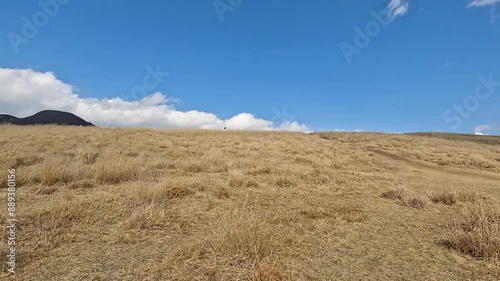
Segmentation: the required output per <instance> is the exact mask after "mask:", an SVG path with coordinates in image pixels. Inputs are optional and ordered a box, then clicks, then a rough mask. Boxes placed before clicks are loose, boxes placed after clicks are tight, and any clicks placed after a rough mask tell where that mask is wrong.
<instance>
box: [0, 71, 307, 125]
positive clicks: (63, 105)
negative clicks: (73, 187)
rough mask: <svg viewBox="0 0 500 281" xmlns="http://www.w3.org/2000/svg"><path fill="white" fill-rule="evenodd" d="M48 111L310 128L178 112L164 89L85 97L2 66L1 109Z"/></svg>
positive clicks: (40, 75)
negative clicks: (133, 96)
mask: <svg viewBox="0 0 500 281" xmlns="http://www.w3.org/2000/svg"><path fill="white" fill-rule="evenodd" d="M44 109H52V110H62V111H68V112H71V113H74V114H76V115H78V116H80V117H82V118H84V119H85V120H87V121H89V122H92V123H94V124H96V125H99V126H111V127H153V128H186V129H223V128H224V127H227V128H228V129H232V130H268V131H270V130H282V131H294V132H309V131H310V130H309V129H308V128H307V126H306V125H304V124H299V123H297V122H296V121H286V120H285V121H283V122H282V123H281V124H275V123H273V122H271V121H268V120H264V119H260V118H256V117H255V116H254V115H252V114H250V113H240V114H238V115H236V116H234V117H232V118H229V119H225V120H223V119H220V118H219V117H217V115H215V114H213V113H207V112H202V111H197V110H191V111H179V110H177V109H176V108H175V106H174V105H172V104H170V103H169V99H167V97H166V96H165V95H164V94H162V93H160V92H156V93H154V94H152V95H150V96H147V97H145V98H143V99H142V100H138V101H125V100H122V99H121V98H118V97H117V98H111V99H96V98H81V97H79V96H78V94H77V93H75V90H74V87H73V86H71V85H68V84H66V83H64V82H62V81H60V80H59V79H57V78H56V76H55V75H54V73H52V72H37V71H34V70H32V69H8V68H0V113H7V114H12V115H16V116H18V117H24V116H28V115H32V114H34V113H36V112H38V111H40V110H44Z"/></svg>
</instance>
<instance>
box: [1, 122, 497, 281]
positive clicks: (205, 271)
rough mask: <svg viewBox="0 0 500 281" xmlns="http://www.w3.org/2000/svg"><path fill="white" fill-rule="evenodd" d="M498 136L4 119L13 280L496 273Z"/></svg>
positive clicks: (491, 276)
mask: <svg viewBox="0 0 500 281" xmlns="http://www.w3.org/2000/svg"><path fill="white" fill-rule="evenodd" d="M494 144H495V139H491V138H489V139H488V141H487V142H486V143H484V142H483V141H482V140H479V141H478V142H471V141H470V137H467V139H466V140H462V138H457V139H453V138H452V137H451V136H446V139H437V138H434V137H425V136H410V135H384V134H371V133H359V134H352V133H323V134H311V135H307V134H299V133H279V132H232V131H197V130H193V131H180V130H153V129H105V128H95V127H94V128H76V127H74V128H73V127H55V126H36V127H15V126H0V191H1V192H0V201H2V202H7V201H6V200H7V195H6V192H5V190H6V187H7V181H6V178H5V176H6V175H7V174H6V172H5V171H6V170H7V169H8V168H11V167H14V168H16V171H17V184H18V189H17V193H16V198H17V203H18V205H17V213H16V215H17V218H18V220H19V221H18V223H17V226H18V233H19V234H18V237H19V240H18V241H17V242H18V244H17V245H16V246H17V254H18V256H17V257H18V260H17V262H18V272H17V273H16V276H15V278H16V279H18V280H73V279H74V280H269V281H274V280H498V279H500V267H499V266H498V216H497V215H495V214H497V211H495V210H494V206H493V205H494V204H495V202H498V201H497V200H499V199H500V175H499V173H498V172H499V171H500V160H497V159H500V149H499V147H498V146H496V145H494ZM392 186H396V188H390V189H388V188H387V187H392ZM401 186H404V188H402V187H401ZM449 186H453V189H450V188H449ZM381 194H382V197H381ZM479 194H481V195H479ZM486 197H487V200H484V198H486ZM395 202H396V204H395ZM432 203H435V204H432ZM401 205H402V206H405V207H401ZM2 206H4V205H2ZM462 210H463V211H462ZM0 220H2V222H5V221H6V214H5V212H1V213H0ZM456 220H458V221H459V222H458V223H457V224H454V225H453V228H452V230H451V234H450V229H449V228H446V227H442V226H443V225H446V224H447V223H448V222H450V221H456ZM3 226H4V229H5V223H4V225H3ZM4 234H5V232H4ZM443 239H447V240H448V241H449V242H448V244H447V245H448V246H449V248H448V247H444V246H443V243H440V242H439V241H442V240H443ZM0 243H1V246H0V254H1V255H2V257H5V256H6V254H7V243H6V235H3V236H2V239H1V241H0ZM6 268H7V266H6V264H5V262H3V261H2V266H1V270H2V271H3V272H6ZM9 278H12V279H14V277H9Z"/></svg>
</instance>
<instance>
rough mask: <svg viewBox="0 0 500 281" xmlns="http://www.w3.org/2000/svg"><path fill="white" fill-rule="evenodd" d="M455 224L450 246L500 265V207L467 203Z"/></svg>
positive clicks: (450, 237)
mask: <svg viewBox="0 0 500 281" xmlns="http://www.w3.org/2000/svg"><path fill="white" fill-rule="evenodd" d="M461 213H462V217H461V219H462V220H461V221H460V222H458V223H456V224H455V225H454V226H453V231H452V233H451V234H450V236H449V238H448V239H449V246H450V247H451V248H453V249H455V250H457V251H460V252H462V253H464V254H467V255H469V256H472V257H474V258H480V259H487V260H489V261H491V262H493V263H495V264H497V265H500V208H499V207H498V205H487V204H484V203H480V204H474V205H467V206H465V207H464V208H463V209H462V212H461Z"/></svg>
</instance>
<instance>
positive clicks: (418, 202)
mask: <svg viewBox="0 0 500 281" xmlns="http://www.w3.org/2000/svg"><path fill="white" fill-rule="evenodd" d="M382 197H383V198H386V199H391V200H396V201H398V202H399V203H400V204H401V205H404V206H408V207H412V208H415V209H425V208H427V206H428V204H429V200H428V199H427V198H426V197H424V196H420V195H417V194H415V193H414V192H411V191H410V190H408V189H406V188H404V187H399V188H394V189H389V190H388V191H386V192H384V193H382Z"/></svg>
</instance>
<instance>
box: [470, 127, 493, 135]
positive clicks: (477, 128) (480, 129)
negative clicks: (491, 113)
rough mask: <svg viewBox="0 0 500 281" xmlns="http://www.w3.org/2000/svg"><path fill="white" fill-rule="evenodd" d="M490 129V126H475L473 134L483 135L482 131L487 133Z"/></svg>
mask: <svg viewBox="0 0 500 281" xmlns="http://www.w3.org/2000/svg"><path fill="white" fill-rule="evenodd" d="M490 129H491V126H490V125H477V126H476V127H474V132H476V134H478V133H479V134H484V131H488V130H490Z"/></svg>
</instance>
